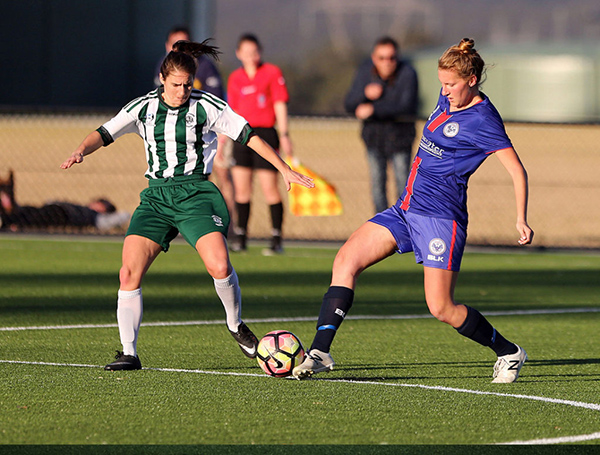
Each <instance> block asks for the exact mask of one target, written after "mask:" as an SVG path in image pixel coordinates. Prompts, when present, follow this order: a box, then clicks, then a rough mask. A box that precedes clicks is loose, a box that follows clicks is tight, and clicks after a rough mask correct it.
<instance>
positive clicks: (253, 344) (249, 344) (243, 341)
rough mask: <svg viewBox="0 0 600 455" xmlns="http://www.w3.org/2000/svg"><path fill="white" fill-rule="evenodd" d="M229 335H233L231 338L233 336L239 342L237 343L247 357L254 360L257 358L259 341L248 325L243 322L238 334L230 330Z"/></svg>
mask: <svg viewBox="0 0 600 455" xmlns="http://www.w3.org/2000/svg"><path fill="white" fill-rule="evenodd" d="M229 333H231V336H233V338H235V341H237V343H238V344H239V345H240V349H241V350H242V352H243V353H244V355H245V356H246V357H250V358H251V359H254V358H255V357H256V354H257V351H256V349H257V348H258V339H257V338H256V335H254V334H253V333H252V330H250V329H249V328H248V326H247V325H246V324H244V323H243V322H242V323H241V324H240V325H239V327H238V331H237V332H232V331H231V330H230V331H229Z"/></svg>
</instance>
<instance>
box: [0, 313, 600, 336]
mask: <svg viewBox="0 0 600 455" xmlns="http://www.w3.org/2000/svg"><path fill="white" fill-rule="evenodd" d="M578 313H600V308H593V307H590V308H548V309H539V310H510V311H487V312H484V313H483V314H484V316H527V315H545V314H578ZM432 317H433V316H431V315H430V314H396V315H393V314H392V315H355V316H352V315H351V316H347V317H346V319H348V320H381V319H428V318H432ZM244 321H245V322H247V323H266V322H311V321H316V317H312V316H301V317H293V318H262V319H244ZM221 324H225V320H224V319H218V320H212V321H173V322H144V323H142V326H144V327H171V326H186V325H221ZM114 327H117V324H116V323H113V324H73V325H42V326H23V327H0V332H17V331H21V330H68V329H105V328H114Z"/></svg>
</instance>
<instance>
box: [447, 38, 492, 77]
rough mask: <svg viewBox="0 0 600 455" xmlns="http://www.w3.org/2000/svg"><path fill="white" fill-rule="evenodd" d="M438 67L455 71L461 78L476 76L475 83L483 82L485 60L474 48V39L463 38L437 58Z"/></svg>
mask: <svg viewBox="0 0 600 455" xmlns="http://www.w3.org/2000/svg"><path fill="white" fill-rule="evenodd" d="M438 69H440V70H449V71H455V72H456V73H457V74H458V75H459V77H461V78H462V79H465V80H466V79H469V78H470V77H471V76H476V77H477V83H476V85H477V86H479V85H481V84H482V83H483V79H484V75H485V62H484V61H483V59H482V58H481V56H480V55H479V53H478V52H477V50H476V49H475V40H473V39H471V38H463V39H462V40H461V41H460V43H458V44H457V45H456V46H451V47H449V48H448V49H446V51H445V52H444V53H443V54H442V56H441V57H440V59H439V60H438Z"/></svg>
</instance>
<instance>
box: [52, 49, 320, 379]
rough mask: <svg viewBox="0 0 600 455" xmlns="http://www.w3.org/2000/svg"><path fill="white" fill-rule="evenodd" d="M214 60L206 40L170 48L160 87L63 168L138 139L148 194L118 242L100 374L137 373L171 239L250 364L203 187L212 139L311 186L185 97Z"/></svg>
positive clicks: (237, 127) (217, 219) (228, 115)
mask: <svg viewBox="0 0 600 455" xmlns="http://www.w3.org/2000/svg"><path fill="white" fill-rule="evenodd" d="M205 54H207V55H210V56H212V57H217V55H218V50H217V48H216V47H213V46H209V45H208V44H206V41H205V42H203V43H194V42H189V41H178V42H177V43H175V45H174V46H173V50H172V51H171V52H170V53H169V54H168V55H167V56H166V57H165V59H164V61H163V63H162V66H161V69H160V82H161V84H162V85H161V86H160V87H159V88H157V89H156V90H153V91H151V92H150V93H148V94H147V95H145V96H142V97H140V98H137V99H135V100H133V101H132V102H130V103H129V104H128V105H127V106H125V107H124V108H123V109H122V110H121V111H120V112H119V113H118V114H117V115H116V116H115V117H114V118H113V119H111V120H109V121H108V122H106V123H105V124H104V125H102V126H101V127H100V128H98V129H97V130H96V131H93V132H91V133H90V134H89V135H88V136H87V137H86V138H85V139H84V140H83V142H82V143H81V145H79V147H77V149H75V151H74V152H73V154H72V155H71V156H70V157H69V158H67V159H66V160H65V162H64V163H62V165H61V167H62V168H63V169H69V168H70V167H71V166H73V165H74V164H76V163H81V162H82V161H83V158H84V157H85V156H87V155H89V154H90V153H93V152H94V151H96V150H98V149H99V148H100V147H102V146H106V145H109V144H110V143H112V142H113V141H114V140H116V139H117V138H119V137H120V136H122V135H123V134H125V133H132V132H134V133H137V134H138V135H140V136H141V137H142V139H143V140H144V145H145V150H146V158H147V160H148V170H147V172H146V177H147V178H148V179H149V187H148V188H147V189H145V190H144V191H142V193H141V194H140V199H141V202H140V205H139V206H138V208H137V209H136V210H135V212H134V214H133V216H132V218H131V222H130V225H129V228H128V230H127V236H126V237H125V241H124V244H123V255H122V256H123V264H122V267H121V270H120V273H119V279H120V288H119V292H118V300H117V322H118V325H119V334H120V338H121V343H122V345H123V351H122V352H121V351H117V356H116V360H115V361H114V362H112V363H110V364H109V365H106V367H105V369H107V370H138V369H141V367H142V365H141V362H140V360H139V357H138V355H137V338H138V331H139V328H140V324H141V320H142V290H141V283H142V279H143V277H144V275H145V274H146V271H147V270H148V268H149V267H150V265H151V264H152V262H153V261H154V259H156V257H157V256H158V254H159V253H160V251H167V250H168V248H169V244H170V242H171V240H173V239H174V238H175V237H176V236H177V235H178V234H179V233H181V235H182V236H183V238H184V239H185V240H186V241H187V242H188V243H189V244H190V245H191V246H192V247H194V248H195V249H196V250H197V251H198V253H199V254H200V257H201V258H202V261H203V262H204V265H205V266H206V270H207V271H208V273H209V274H210V275H211V276H212V277H213V279H214V284H215V289H216V291H217V295H218V296H219V298H220V299H221V302H222V303H223V306H224V307H225V312H226V315H227V327H228V329H229V331H230V332H231V334H232V335H233V337H234V339H235V340H236V341H237V343H238V344H239V346H240V348H241V349H242V352H243V353H244V354H245V355H247V356H248V357H251V358H253V357H256V346H257V344H258V341H257V339H256V337H255V336H254V334H253V333H252V331H250V329H249V328H248V326H246V324H244V323H243V322H242V319H241V291H240V287H239V283H238V278H237V275H236V273H235V270H234V269H233V267H232V265H231V262H230V260H229V255H228V250H227V241H226V238H225V235H226V233H227V228H228V226H229V213H228V211H227V207H226V205H225V202H224V200H223V197H222V195H221V193H220V192H219V190H218V189H217V188H216V186H214V185H213V184H212V183H211V182H210V181H208V175H209V174H210V172H211V170H212V165H213V159H214V157H215V154H216V149H217V133H220V134H225V135H227V136H229V137H230V138H231V139H233V140H235V141H237V142H240V143H242V144H245V145H248V147H250V148H252V149H253V150H254V151H255V152H256V153H258V154H259V155H260V156H262V157H263V158H265V159H266V160H267V161H269V162H270V163H271V164H273V166H275V168H276V169H277V170H278V171H279V172H281V173H282V175H283V178H284V181H285V184H286V185H287V188H288V190H289V188H290V185H291V184H292V183H297V184H300V185H304V186H306V187H312V186H314V185H313V183H312V180H311V179H310V178H308V177H306V176H304V175H302V174H299V173H297V172H294V171H292V170H291V169H290V168H289V166H288V165H287V164H285V163H284V162H283V161H282V160H281V158H279V155H278V154H277V153H276V152H275V151H274V150H273V149H272V148H271V147H270V146H269V145H267V144H266V143H265V142H264V141H263V140H262V139H260V138H259V137H258V136H257V135H256V134H255V133H254V131H253V130H252V128H250V126H249V125H248V123H247V122H246V120H244V118H242V117H241V116H239V115H237V114H236V113H234V112H233V110H232V109H231V108H230V107H229V106H228V105H227V104H226V103H225V102H224V101H223V100H221V99H220V98H217V97H215V96H213V95H211V94H209V93H206V92H202V91H199V90H194V89H192V87H193V79H194V74H196V66H197V60H196V58H197V57H199V56H201V55H205Z"/></svg>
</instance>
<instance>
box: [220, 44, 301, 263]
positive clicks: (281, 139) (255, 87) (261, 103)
mask: <svg viewBox="0 0 600 455" xmlns="http://www.w3.org/2000/svg"><path fill="white" fill-rule="evenodd" d="M261 52H262V47H261V45H260V42H259V41H258V38H257V37H256V36H254V35H252V34H245V35H242V36H241V37H240V38H239V40H238V44H237V49H236V52H235V55H236V57H237V58H238V60H239V61H240V62H241V63H242V67H241V68H238V69H237V70H235V71H234V72H233V73H231V75H230V76H229V81H228V84H227V100H228V103H229V105H230V106H231V107H232V108H233V110H234V111H236V112H237V113H238V114H240V115H241V116H242V117H244V118H245V119H246V120H247V121H248V123H249V124H250V126H251V127H252V128H253V129H254V131H255V132H256V134H258V136H260V137H261V138H262V139H264V140H265V142H267V143H268V144H269V145H270V146H271V147H273V149H275V150H276V151H278V152H279V151H280V150H281V151H283V153H284V154H285V155H286V156H288V157H289V156H291V155H292V143H291V141H290V138H289V132H288V113H287V102H288V99H289V95H288V90H287V87H286V85H285V79H284V78H283V74H282V73H281V70H280V69H279V68H278V67H277V66H275V65H273V64H271V63H265V62H263V61H262V58H261ZM275 126H277V129H275ZM233 158H234V166H233V168H232V170H231V175H232V177H233V184H234V187H235V208H236V211H237V225H236V226H235V229H234V231H235V233H236V238H235V239H234V241H233V242H232V243H231V249H232V250H233V251H238V252H239V251H245V250H246V238H247V231H248V219H249V218H250V200H251V198H252V177H253V174H254V171H256V175H257V176H258V179H259V181H260V186H261V189H262V191H263V194H264V197H265V200H266V202H267V204H269V209H270V212H271V222H272V240H271V245H270V248H268V249H265V250H263V254H266V255H272V254H279V253H282V252H283V248H282V246H281V228H282V225H283V204H282V198H281V193H280V192H279V187H278V180H277V179H278V176H277V170H276V169H275V168H274V167H273V166H272V165H271V164H270V163H269V162H268V161H266V160H265V159H263V158H261V157H260V156H258V155H257V154H256V153H253V152H252V150H251V149H249V148H248V147H246V146H244V145H241V144H237V143H235V144H234V149H233Z"/></svg>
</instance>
